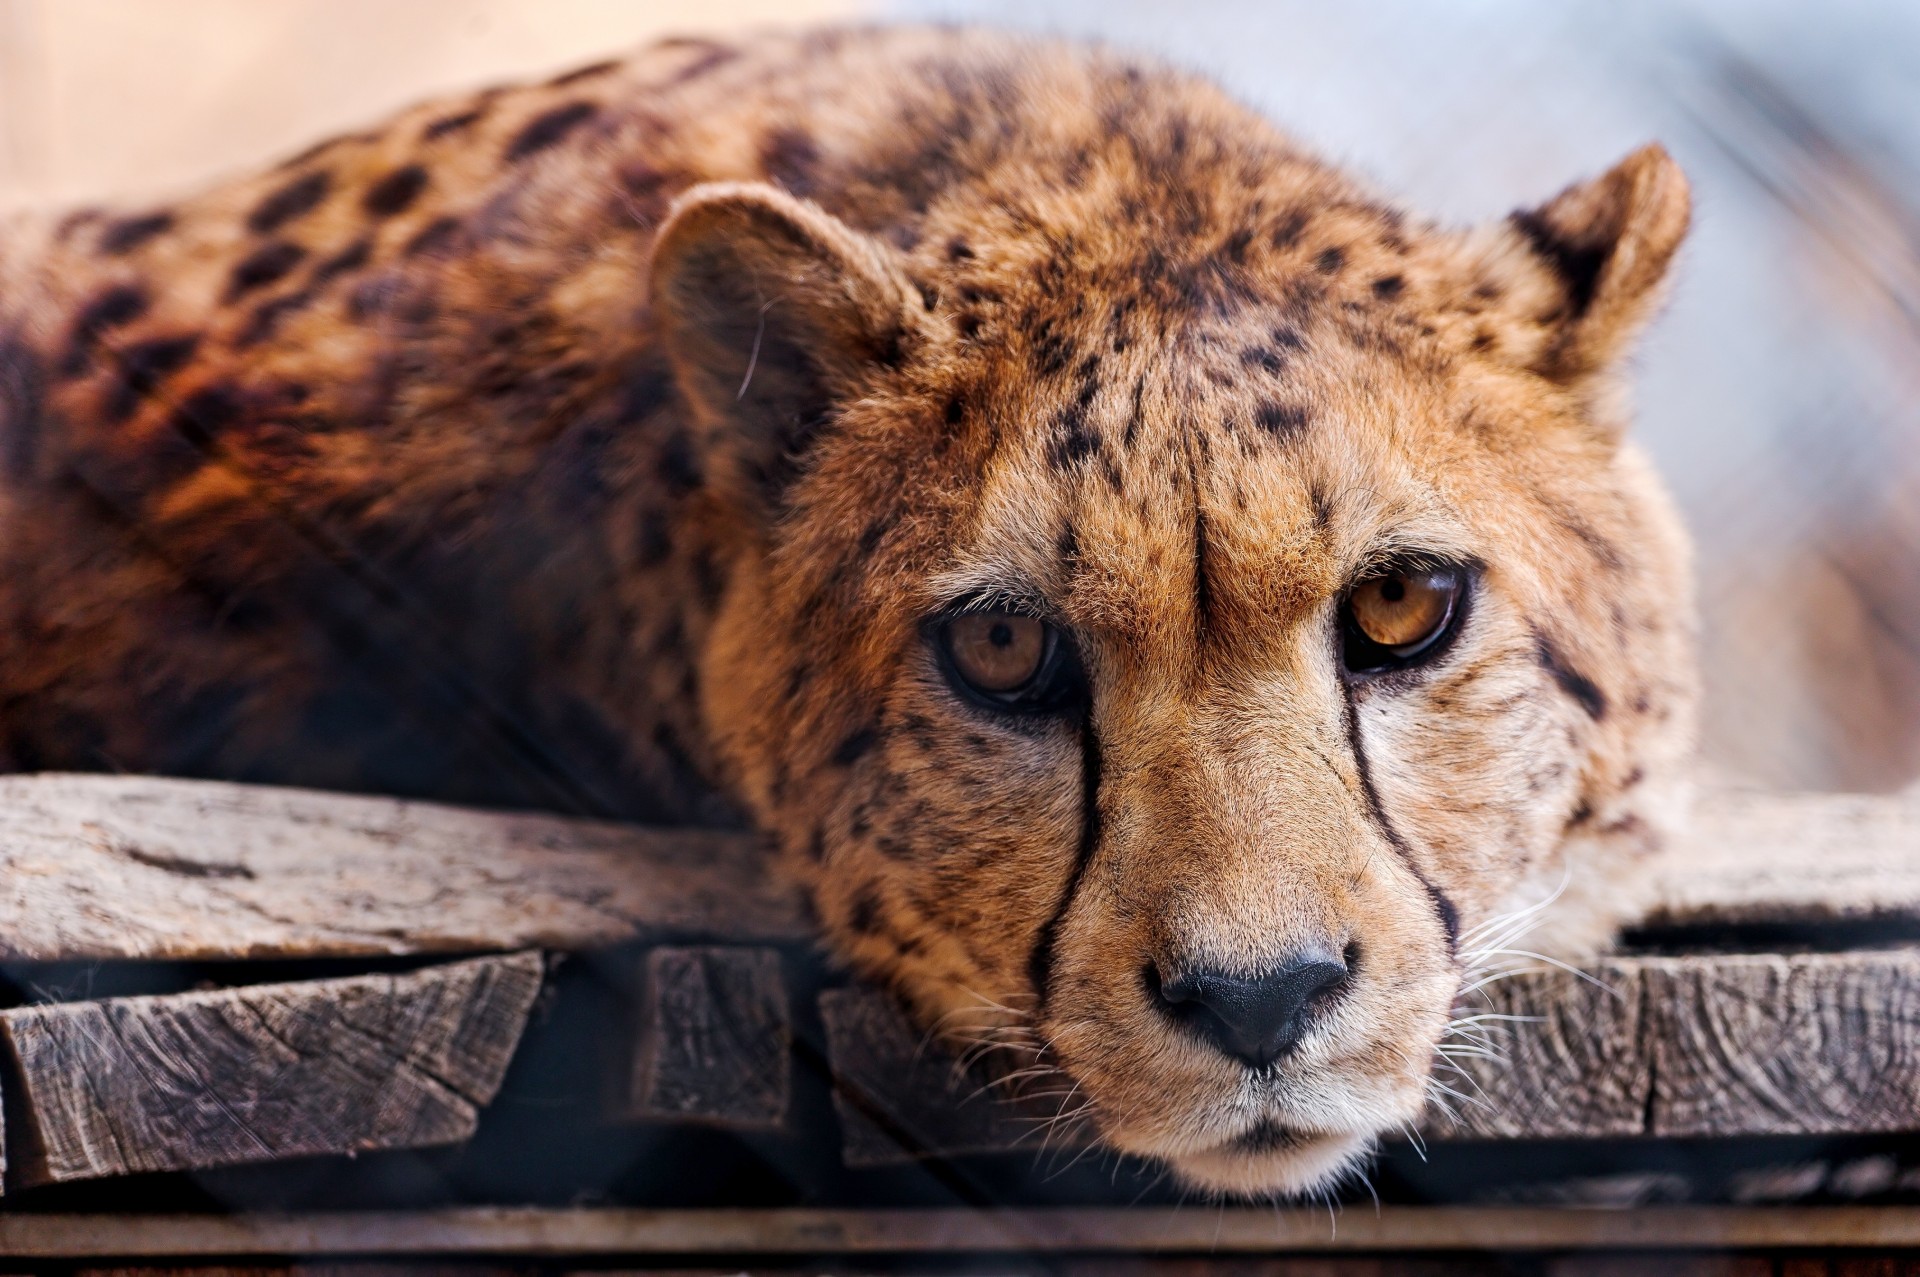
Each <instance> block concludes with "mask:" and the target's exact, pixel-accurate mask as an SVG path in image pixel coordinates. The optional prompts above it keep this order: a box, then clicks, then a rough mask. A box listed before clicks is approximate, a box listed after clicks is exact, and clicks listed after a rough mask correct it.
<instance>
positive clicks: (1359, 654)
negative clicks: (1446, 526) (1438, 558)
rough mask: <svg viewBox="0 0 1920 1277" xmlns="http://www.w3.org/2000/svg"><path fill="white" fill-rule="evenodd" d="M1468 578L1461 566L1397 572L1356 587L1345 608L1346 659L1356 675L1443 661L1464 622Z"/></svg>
mask: <svg viewBox="0 0 1920 1277" xmlns="http://www.w3.org/2000/svg"><path fill="white" fill-rule="evenodd" d="M1466 585H1467V573H1466V570H1465V569H1464V568H1460V567H1457V566H1452V565H1446V566H1439V567H1434V566H1426V565H1422V566H1418V567H1404V568H1393V569H1389V570H1388V571H1385V572H1382V573H1380V574H1379V575H1377V576H1371V577H1368V578H1367V579H1365V580H1363V581H1361V582H1360V583H1359V584H1358V585H1356V586H1354V587H1353V589H1352V591H1351V592H1349V593H1348V595H1347V599H1346V603H1345V604H1344V605H1343V607H1342V609H1341V610H1342V612H1343V614H1344V615H1343V618H1342V619H1343V624H1342V626H1341V629H1342V650H1341V658H1342V660H1343V662H1344V663H1345V665H1346V667H1347V670H1348V671H1349V672H1350V673H1354V674H1369V673H1373V672H1375V671H1380V670H1389V669H1400V668H1404V667H1405V666H1409V665H1416V664H1419V663H1420V662H1422V661H1426V660H1430V659H1432V658H1433V657H1435V656H1438V655H1439V654H1440V652H1441V651H1442V650H1443V649H1444V648H1445V646H1446V643H1445V640H1446V639H1447V638H1448V637H1449V636H1451V635H1452V633H1453V630H1454V628H1455V623H1456V622H1457V621H1458V620H1459V616H1460V612H1461V606H1460V605H1461V602H1462V600H1463V599H1464V598H1465V595H1466Z"/></svg>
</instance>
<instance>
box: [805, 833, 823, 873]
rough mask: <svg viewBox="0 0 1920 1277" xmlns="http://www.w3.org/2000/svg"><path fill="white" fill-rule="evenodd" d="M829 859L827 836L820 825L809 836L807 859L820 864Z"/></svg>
mask: <svg viewBox="0 0 1920 1277" xmlns="http://www.w3.org/2000/svg"><path fill="white" fill-rule="evenodd" d="M826 858H827V834H826V831H825V830H824V829H821V828H820V827H819V826H818V825H815V826H814V827H813V832H812V833H810V834H808V835H807V859H809V860H811V861H813V863H815V864H816V865H817V864H820V863H822V862H823V861H825V860H826Z"/></svg>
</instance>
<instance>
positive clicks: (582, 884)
mask: <svg viewBox="0 0 1920 1277" xmlns="http://www.w3.org/2000/svg"><path fill="white" fill-rule="evenodd" d="M1668 863H1669V866H1670V868H1669V871H1668V874H1667V877H1666V879H1665V883H1664V886H1663V888H1662V891H1661V895H1660V903H1659V905H1658V906H1657V907H1656V909H1655V910H1654V912H1653V914H1652V915H1651V917H1650V919H1649V921H1650V922H1652V923H1654V924H1656V925H1680V926H1694V925H1710V924H1714V923H1718V922H1727V921H1737V922H1752V921H1768V920H1788V921H1791V920H1796V919H1815V920H1825V919H1835V918H1861V917H1889V916H1892V917H1911V918H1915V919H1920V800H1916V799H1914V798H1912V797H1906V798H1880V797H1861V796H1849V795H1790V794H1789V795H1763V794H1754V793H1748V792H1733V791H1717V792H1710V793H1708V794H1706V795H1704V796H1703V798H1702V802H1701V807H1700V812H1699V817H1698V820H1697V821H1696V827H1695V831H1694V833H1693V835H1692V837H1691V839H1690V840H1689V841H1688V842H1687V843H1686V844H1685V845H1684V846H1683V847H1681V848H1679V849H1677V850H1676V852H1675V854H1674V855H1673V856H1671V857H1670V858H1669V861H1668ZM0 880H4V881H6V882H7V883H8V885H9V890H8V891H7V892H6V893H5V895H4V898H0V958H13V959H28V960H47V961H53V960H62V959H95V958H181V959H191V958H222V957H347V956H358V955H367V954H411V953H450V952H463V951H465V952H485V951H492V950H497V949H500V948H519V947H534V946H538V947H542V948H554V949H586V948H596V947H600V946H603V945H609V944H616V943H620V942H623V941H627V940H631V939H635V938H651V939H662V938H679V937H687V938H692V937H702V938H714V939H725V940H728V941H733V942H744V943H755V942H777V941H788V940H796V939H803V938H806V937H808V936H809V935H810V934H811V925H810V923H809V921H808V917H807V912H806V908H805V906H804V904H803V903H802V902H801V900H800V897H799V894H798V893H797V892H796V891H794V890H793V889H792V888H791V887H790V886H788V885H786V884H784V883H783V882H782V881H781V880H780V879H779V878H778V877H777V876H776V875H775V874H773V873H771V872H769V858H768V856H767V854H766V851H765V849H764V847H763V846H762V844H761V843H760V842H759V841H758V840H757V839H756V838H754V837H752V836H750V835H746V834H741V833H730V832H720V831H698V830H663V829H639V828H633V827H627V826H620V825H612V824H603V823H596V822H591V821H575V820H566V819H562V818H558V817H550V816H536V815H520V814H509V813H501V812H483V811H469V810H462V809H458V808H451V807H441V806H436V805H433V804H429V803H409V802H400V801H395V800H392V799H384V798H367V797H357V796H349V795H342V794H323V793H315V792H310V791H304V790H294V789H281V788H274V787H268V786H246V785H231V784H225V783H220V782H212V781H188V780H167V779H157V778H151V777H123V776H68V775H53V774H50V775H40V776H7V777H0Z"/></svg>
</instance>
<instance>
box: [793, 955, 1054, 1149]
mask: <svg viewBox="0 0 1920 1277" xmlns="http://www.w3.org/2000/svg"><path fill="white" fill-rule="evenodd" d="M820 1018H821V1020H822V1021H823V1022H824V1023H825V1025H826V1030H827V1054H828V1058H829V1059H830V1060H831V1061H832V1063H833V1084H834V1095H833V1103H834V1108H835V1109H836V1110H837V1111H838V1112H839V1114H840V1131H841V1156H842V1157H843V1159H844V1160H845V1162H846V1164H847V1165H848V1166H884V1165H887V1164H889V1163H897V1162H902V1161H910V1160H914V1159H917V1158H928V1157H953V1156H959V1155H964V1154H968V1153H1005V1152H1011V1151H1016V1150H1034V1151H1040V1150H1042V1149H1077V1148H1084V1147H1086V1144H1087V1142H1088V1140H1089V1138H1090V1136H1091V1132H1089V1131H1086V1130H1082V1129H1078V1128H1067V1129H1059V1130H1056V1129H1054V1128H1053V1127H1052V1126H1051V1125H1050V1124H1049V1119H1051V1118H1053V1117H1054V1116H1055V1114H1056V1113H1057V1111H1058V1101H1057V1100H1046V1099H1032V1098H1022V1097H1021V1096H1019V1095H1016V1094H1010V1093H1009V1092H1008V1091H1007V1089H1006V1088H1004V1087H1000V1086H996V1085H995V1080H994V1079H995V1075H994V1073H993V1071H992V1069H991V1066H990V1065H989V1064H988V1063H987V1062H985V1061H981V1062H977V1063H974V1064H972V1065H970V1066H966V1067H963V1066H962V1065H961V1064H960V1062H959V1061H958V1060H957V1059H956V1058H955V1057H954V1056H953V1055H952V1054H951V1053H949V1052H948V1051H946V1050H945V1049H944V1048H942V1047H941V1046H940V1044H938V1043H937V1042H935V1041H933V1040H932V1038H931V1035H929V1034H928V1033H926V1032H925V1031H924V1030H922V1029H920V1028H917V1027H916V1026H915V1025H913V1024H912V1023H911V1022H910V1021H909V1020H908V1019H907V1017H906V1016H905V1014H904V1013H903V1012H902V1011H901V1009H900V1008H899V1006H898V1004H897V1003H895V1002H894V1000H893V999H892V998H891V997H890V996H889V995H887V994H885V993H882V992H880V991H879V990H876V989H868V988H854V989H829V990H827V991H826V992H825V993H822V994H821V995H820ZM1038 1089H1047V1088H1038Z"/></svg>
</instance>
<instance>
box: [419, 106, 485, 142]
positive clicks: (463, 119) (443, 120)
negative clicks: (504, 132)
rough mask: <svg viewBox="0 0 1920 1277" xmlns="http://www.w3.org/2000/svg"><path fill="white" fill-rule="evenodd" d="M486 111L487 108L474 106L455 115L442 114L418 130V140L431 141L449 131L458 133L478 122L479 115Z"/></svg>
mask: <svg viewBox="0 0 1920 1277" xmlns="http://www.w3.org/2000/svg"><path fill="white" fill-rule="evenodd" d="M486 113H487V109H486V108H485V107H475V108H474V109H473V110H471V111H461V112H460V113H459V114H457V115H443V116H441V117H440V118H439V119H437V120H435V121H433V122H432V123H431V124H429V125H427V127H426V128H424V129H421V130H420V140H421V141H423V142H431V141H433V140H434V139H435V138H437V137H445V136H446V135H447V134H449V133H458V132H460V131H461V130H462V129H470V128H472V127H473V126H474V125H475V124H478V123H479V122H480V117H481V116H483V115H485V114H486Z"/></svg>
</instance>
